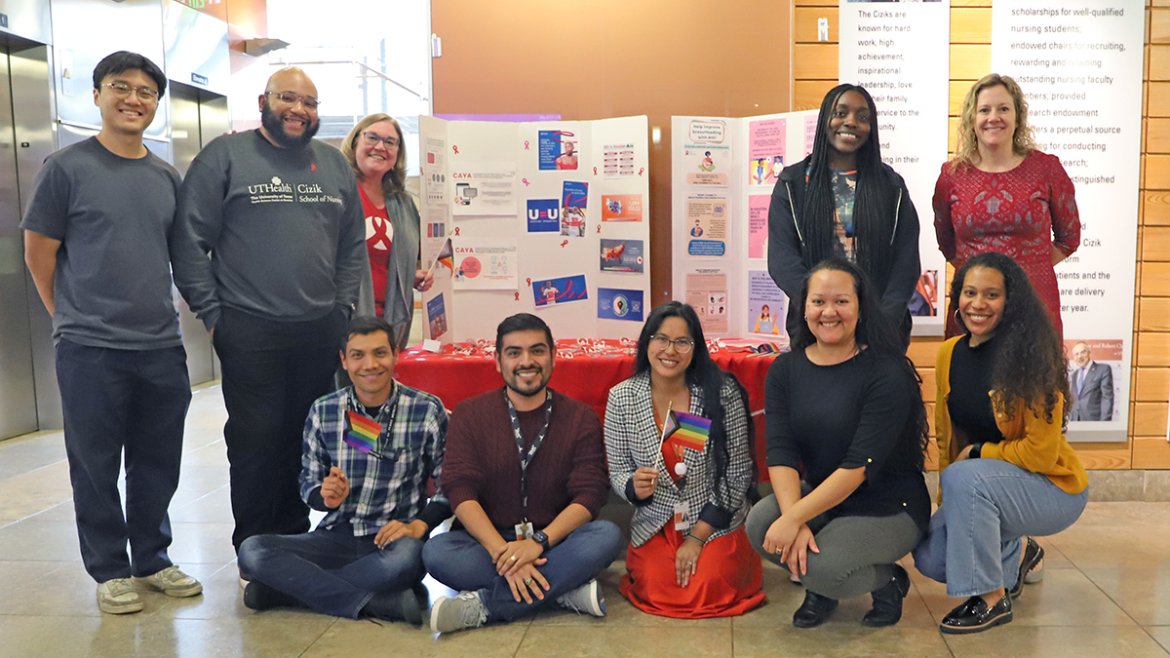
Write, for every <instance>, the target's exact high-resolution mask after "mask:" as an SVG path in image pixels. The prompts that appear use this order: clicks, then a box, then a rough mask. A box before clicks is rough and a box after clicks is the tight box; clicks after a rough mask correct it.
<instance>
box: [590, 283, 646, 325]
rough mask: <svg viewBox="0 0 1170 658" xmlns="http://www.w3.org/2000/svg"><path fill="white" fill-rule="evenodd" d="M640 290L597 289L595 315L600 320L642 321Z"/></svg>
mask: <svg viewBox="0 0 1170 658" xmlns="http://www.w3.org/2000/svg"><path fill="white" fill-rule="evenodd" d="M642 316H643V311H642V291H641V290H632V289H624V288H598V289H597V317H598V318H600V319H602V320H628V321H630V322H642Z"/></svg>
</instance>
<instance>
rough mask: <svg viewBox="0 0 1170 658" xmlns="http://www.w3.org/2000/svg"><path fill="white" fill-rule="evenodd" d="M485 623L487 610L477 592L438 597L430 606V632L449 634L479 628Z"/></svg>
mask: <svg viewBox="0 0 1170 658" xmlns="http://www.w3.org/2000/svg"><path fill="white" fill-rule="evenodd" d="M486 621H487V608H485V607H484V605H483V600H481V599H480V598H479V592H460V593H459V595H458V596H456V597H454V598H451V597H449V596H443V597H439V599H438V600H436V601H435V603H434V605H432V606H431V630H432V631H434V632H435V633H451V632H453V631H462V630H465V629H468V628H479V627H480V626H483V625H484V623H485V622H486Z"/></svg>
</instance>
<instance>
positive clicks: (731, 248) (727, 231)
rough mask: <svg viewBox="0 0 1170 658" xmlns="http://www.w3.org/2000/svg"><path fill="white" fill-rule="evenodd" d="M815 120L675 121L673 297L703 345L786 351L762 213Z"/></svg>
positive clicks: (803, 149) (782, 304)
mask: <svg viewBox="0 0 1170 658" xmlns="http://www.w3.org/2000/svg"><path fill="white" fill-rule="evenodd" d="M816 115H817V113H816V111H815V110H806V111H802V112H787V113H784V114H768V115H761V116H754V117H744V118H739V119H733V118H728V117H672V123H671V131H672V133H671V134H672V135H673V137H672V139H671V143H672V148H673V152H672V168H671V171H672V180H671V183H672V184H671V199H672V211H671V231H672V235H671V252H672V259H673V263H674V280H673V281H672V285H673V291H674V294H673V297H674V299H677V300H680V301H685V302H687V303H688V304H690V305H691V306H694V307H695V310H696V311H697V312H698V314H699V316H700V319H701V320H702V322H703V333H704V334H706V335H707V336H711V337H736V338H746V339H750V340H756V341H760V342H775V343H778V344H781V345H786V344H787V343H788V334H787V332H786V331H785V328H784V319H785V318H786V317H787V312H788V307H787V303H788V299H787V297H786V296H785V295H784V293H783V292H781V291H780V289H779V288H777V287H776V285H775V283H773V282H772V280H771V277H770V276H768V274H767V272H768V205H769V202H770V200H771V194H772V188H773V187H775V185H776V179H777V177H778V176H779V175H780V171H781V170H782V169H783V168H784V167H785V166H787V165H790V164H792V163H794V162H799V161H800V160H802V159H804V158H805V157H806V156H807V155H808V154H809V152H810V151H811V150H812V140H813V134H814V133H815V131H816ZM765 306H766V307H767V308H765ZM773 319H774V320H773Z"/></svg>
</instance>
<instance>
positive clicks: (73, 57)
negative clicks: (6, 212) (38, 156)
mask: <svg viewBox="0 0 1170 658" xmlns="http://www.w3.org/2000/svg"><path fill="white" fill-rule="evenodd" d="M168 1H169V0H168ZM51 6H52V20H53V43H54V44H56V46H55V52H54V60H55V71H54V73H55V77H54V80H55V82H56V85H57V112H58V119H59V121H61V122H62V123H64V124H68V125H71V126H74V127H79V128H83V129H84V128H88V129H92V130H93V131H94V132H96V131H97V130H99V129H100V128H101V122H102V119H101V112H99V110H98V108H97V107H96V106H95V105H94V103H93V69H94V67H95V66H96V65H97V63H98V62H99V61H101V59H102V58H103V57H105V56H106V55H109V54H110V53H112V52H116V51H119V50H129V51H132V52H136V53H139V54H142V55H145V56H146V57H148V58H150V60H151V61H153V62H154V63H155V64H157V65H158V66H159V67H161V68H162V69H163V70H164V71H165V70H166V62H165V61H164V57H163V53H164V49H163V35H162V23H163V16H162V11H163V10H162V3H160V2H159V0H117V1H115V0H53V2H52V5H51ZM168 124H169V122H168V117H167V104H165V103H163V104H161V105H160V106H159V109H158V113H157V114H155V117H154V122H153V123H151V124H150V127H148V128H147V129H146V139H147V140H148V141H147V146H148V147H149V148H150V149H151V150H152V151H154V152H155V154H157V155H159V157H162V158H164V159H167V160H169V159H170V158H169V157H167V156H166V155H164V154H163V153H160V150H162V151H164V152H167V153H168V154H169V149H170V147H169V141H170V140H169V138H168V132H169V131H168ZM150 140H156V141H159V142H167V143H168V145H167V146H166V147H158V146H156V145H155V144H151V143H150ZM61 146H64V144H58V148H60V147H61Z"/></svg>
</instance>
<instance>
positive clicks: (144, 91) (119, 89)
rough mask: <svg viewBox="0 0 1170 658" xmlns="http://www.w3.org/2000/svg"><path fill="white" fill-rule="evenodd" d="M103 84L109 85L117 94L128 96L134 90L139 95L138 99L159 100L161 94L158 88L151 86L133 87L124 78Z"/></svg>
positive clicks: (104, 85)
mask: <svg viewBox="0 0 1170 658" xmlns="http://www.w3.org/2000/svg"><path fill="white" fill-rule="evenodd" d="M102 86H103V87H109V88H110V89H112V90H114V94H115V95H117V96H122V97H127V96H129V95H130V92H134V93H135V94H137V95H138V100H142V101H157V100H158V96H159V94H158V90H157V89H151V88H150V87H132V86H131V85H130V83H128V82H125V81H123V80H115V81H113V82H107V83H105V84H103V85H102Z"/></svg>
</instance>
